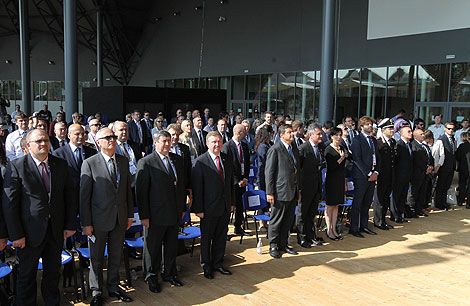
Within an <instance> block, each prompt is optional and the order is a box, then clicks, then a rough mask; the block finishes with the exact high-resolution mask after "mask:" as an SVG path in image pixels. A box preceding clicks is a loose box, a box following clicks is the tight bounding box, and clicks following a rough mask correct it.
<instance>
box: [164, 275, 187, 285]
mask: <svg viewBox="0 0 470 306" xmlns="http://www.w3.org/2000/svg"><path fill="white" fill-rule="evenodd" d="M163 281H164V282H168V283H170V284H171V285H172V286H175V287H182V286H183V283H182V282H180V281H179V279H177V278H176V276H174V277H170V278H164V279H163Z"/></svg>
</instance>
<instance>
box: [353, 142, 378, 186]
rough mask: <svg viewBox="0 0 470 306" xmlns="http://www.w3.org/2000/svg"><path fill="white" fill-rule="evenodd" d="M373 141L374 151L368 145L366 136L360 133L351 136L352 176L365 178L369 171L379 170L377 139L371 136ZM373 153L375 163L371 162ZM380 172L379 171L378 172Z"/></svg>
mask: <svg viewBox="0 0 470 306" xmlns="http://www.w3.org/2000/svg"><path fill="white" fill-rule="evenodd" d="M372 142H373V143H374V151H373V150H372V148H371V147H370V145H369V141H368V140H367V138H366V137H365V136H364V135H363V134H362V133H360V134H359V135H357V136H356V137H354V138H353V141H352V143H351V152H352V154H353V167H352V177H353V178H356V179H367V178H368V177H369V173H370V172H373V171H377V172H378V171H379V169H380V162H381V161H380V154H379V151H378V149H377V139H375V138H374V137H372ZM374 153H375V158H376V165H375V167H374V164H373V157H372V156H373V154H374ZM379 174H380V173H379Z"/></svg>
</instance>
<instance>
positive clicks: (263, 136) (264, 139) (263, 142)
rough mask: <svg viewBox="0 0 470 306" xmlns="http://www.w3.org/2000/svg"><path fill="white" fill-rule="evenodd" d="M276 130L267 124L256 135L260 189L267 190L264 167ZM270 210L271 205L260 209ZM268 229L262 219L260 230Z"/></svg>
mask: <svg viewBox="0 0 470 306" xmlns="http://www.w3.org/2000/svg"><path fill="white" fill-rule="evenodd" d="M273 135H274V131H273V128H272V126H270V125H267V126H265V127H263V128H261V129H260V130H259V131H258V134H256V136H255V143H256V144H255V151H256V156H257V157H258V175H257V180H258V186H259V189H260V190H263V191H266V181H265V176H264V169H265V167H266V156H267V155H268V150H269V148H270V147H271V139H272V138H273ZM268 210H269V207H266V208H265V209H263V211H259V212H258V213H261V214H264V213H265V212H267V211H268ZM266 230H267V224H266V222H265V221H261V226H260V231H262V232H265V231H266Z"/></svg>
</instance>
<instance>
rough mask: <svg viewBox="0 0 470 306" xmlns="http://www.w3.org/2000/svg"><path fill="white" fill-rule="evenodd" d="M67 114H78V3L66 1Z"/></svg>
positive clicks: (71, 0) (65, 59) (74, 0)
mask: <svg viewBox="0 0 470 306" xmlns="http://www.w3.org/2000/svg"><path fill="white" fill-rule="evenodd" d="M64 62H65V113H66V114H67V115H68V116H69V118H70V119H71V118H72V114H73V113H75V112H78V60H77V1H76V0H64Z"/></svg>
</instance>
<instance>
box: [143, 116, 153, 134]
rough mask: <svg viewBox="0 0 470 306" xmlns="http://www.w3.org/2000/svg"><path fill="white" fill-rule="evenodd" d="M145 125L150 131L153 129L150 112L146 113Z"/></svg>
mask: <svg viewBox="0 0 470 306" xmlns="http://www.w3.org/2000/svg"><path fill="white" fill-rule="evenodd" d="M143 121H144V123H145V125H146V126H147V129H148V130H149V131H150V130H152V128H153V119H152V118H150V112H149V111H144V119H143Z"/></svg>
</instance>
